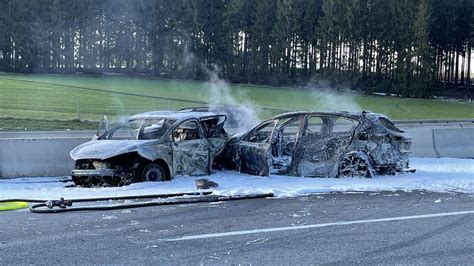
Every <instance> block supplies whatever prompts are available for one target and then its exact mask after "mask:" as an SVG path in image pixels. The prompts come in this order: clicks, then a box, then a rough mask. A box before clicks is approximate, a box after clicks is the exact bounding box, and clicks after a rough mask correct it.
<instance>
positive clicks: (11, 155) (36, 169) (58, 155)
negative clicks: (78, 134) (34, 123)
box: [0, 138, 91, 178]
mask: <svg viewBox="0 0 474 266" xmlns="http://www.w3.org/2000/svg"><path fill="white" fill-rule="evenodd" d="M90 139H91V138H87V139H86V138H37V139H0V178H14V177H23V176H64V175H70V173H71V170H72V169H73V168H74V161H73V160H72V159H71V157H69V152H70V151H71V150H72V149H73V148H74V147H76V146H77V145H79V144H81V143H84V142H86V141H89V140H90Z"/></svg>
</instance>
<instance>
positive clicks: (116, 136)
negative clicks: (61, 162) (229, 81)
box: [70, 111, 228, 186]
mask: <svg viewBox="0 0 474 266" xmlns="http://www.w3.org/2000/svg"><path fill="white" fill-rule="evenodd" d="M225 121H226V117H225V115H219V114H216V113H211V112H186V111H182V112H168V111H156V112H146V113H141V114H137V115H135V116H132V117H130V118H128V119H125V120H122V121H120V122H119V123H117V124H116V125H114V126H113V127H111V128H110V129H109V128H108V126H107V123H106V122H105V121H104V120H103V121H102V122H101V125H100V126H99V130H98V131H97V134H96V136H94V138H93V140H92V141H89V142H86V143H84V144H81V145H79V146H78V147H76V148H74V149H73V150H72V151H71V152H70V156H71V158H72V159H74V160H75V169H74V170H73V171H72V179H73V181H74V183H75V184H76V185H82V186H92V185H99V184H103V183H106V184H110V185H125V184H129V183H132V182H141V181H165V180H170V179H171V178H173V177H174V176H176V175H209V174H210V173H211V166H212V163H213V160H214V158H215V157H216V156H217V155H218V154H219V153H221V152H222V150H223V149H224V147H225V145H226V142H227V141H228V138H227V133H226V132H225V130H224V123H225Z"/></svg>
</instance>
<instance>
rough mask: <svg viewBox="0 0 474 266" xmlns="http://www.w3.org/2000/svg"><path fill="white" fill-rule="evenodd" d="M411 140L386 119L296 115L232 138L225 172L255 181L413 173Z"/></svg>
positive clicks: (221, 161)
mask: <svg viewBox="0 0 474 266" xmlns="http://www.w3.org/2000/svg"><path fill="white" fill-rule="evenodd" d="M410 149H411V138H410V136H409V135H408V134H407V133H405V132H404V131H402V130H400V129H398V128H396V127H395V125H393V123H392V122H391V121H390V120H389V119H388V117H387V116H385V115H382V114H376V113H370V112H359V113H354V112H291V113H285V114H281V115H278V116H275V117H273V118H271V119H269V120H266V121H264V122H262V123H260V124H259V125H257V126H256V127H255V128H253V129H252V130H250V131H248V132H247V133H245V134H242V135H240V136H235V137H234V138H232V139H231V140H230V141H229V142H228V144H227V146H226V149H225V151H224V152H223V153H222V154H221V155H220V156H219V158H218V159H216V163H217V164H218V165H219V166H220V167H224V168H228V169H235V170H238V171H240V172H242V173H247V174H253V175H263V176H265V175H269V174H270V173H274V174H282V175H293V176H307V177H354V176H358V177H372V176H373V175H374V174H394V173H396V172H403V171H408V170H410V171H411V169H409V168H408V167H409V154H410Z"/></svg>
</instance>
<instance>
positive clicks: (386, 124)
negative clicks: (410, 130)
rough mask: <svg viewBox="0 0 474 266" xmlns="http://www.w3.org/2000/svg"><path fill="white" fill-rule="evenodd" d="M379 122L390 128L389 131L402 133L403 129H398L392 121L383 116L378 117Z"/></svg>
mask: <svg viewBox="0 0 474 266" xmlns="http://www.w3.org/2000/svg"><path fill="white" fill-rule="evenodd" d="M379 122H380V124H382V125H383V126H384V127H386V128H388V129H390V130H391V131H394V132H397V133H403V132H405V131H403V130H401V129H399V128H398V127H396V126H395V125H394V124H393V123H392V121H390V120H388V119H387V118H384V117H380V118H379Z"/></svg>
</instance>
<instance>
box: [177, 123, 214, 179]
mask: <svg viewBox="0 0 474 266" xmlns="http://www.w3.org/2000/svg"><path fill="white" fill-rule="evenodd" d="M171 137H172V144H171V148H172V152H173V171H174V174H175V175H207V174H209V144H208V141H207V139H206V138H205V136H204V133H203V131H202V129H201V127H200V125H199V122H198V121H197V120H196V119H189V120H185V121H183V122H181V123H180V124H178V125H177V126H176V128H175V129H174V130H173V131H172V136H171Z"/></svg>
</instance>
